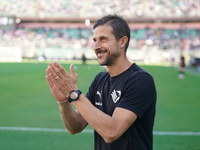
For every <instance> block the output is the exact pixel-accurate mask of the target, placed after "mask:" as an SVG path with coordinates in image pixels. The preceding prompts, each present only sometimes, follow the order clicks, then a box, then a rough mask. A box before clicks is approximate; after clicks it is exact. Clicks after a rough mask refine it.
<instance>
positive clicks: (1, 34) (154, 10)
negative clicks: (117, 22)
mask: <svg viewBox="0 0 200 150" xmlns="http://www.w3.org/2000/svg"><path fill="white" fill-rule="evenodd" d="M114 13H116V14H118V15H121V16H123V17H124V18H125V19H126V20H127V21H128V23H129V25H130V28H131V42H130V47H129V51H128V57H129V59H130V60H134V61H140V62H145V63H153V64H160V63H167V62H171V61H174V63H178V62H179V58H180V56H181V55H184V56H185V58H186V64H187V65H190V66H196V67H198V65H199V64H200V59H199V58H200V50H199V49H200V23H199V21H200V4H199V0H189V1H188V0H124V1H122V0H119V1H109V0H103V1H101V2H99V1H97V0H84V1H81V2H80V1H78V0H73V1H72V0H58V1H56V2H55V1H53V0H20V1H17V0H1V1H0V15H1V18H0V51H1V53H0V61H17V62H20V61H22V60H23V59H24V58H28V59H33V58H34V59H35V58H36V59H38V58H39V60H43V58H42V57H45V58H46V59H47V60H56V59H59V60H70V59H80V58H81V55H82V53H85V55H86V57H87V58H88V59H95V56H94V53H93V52H92V51H93V50H92V34H93V30H92V25H93V23H94V22H95V21H96V20H97V19H99V18H100V17H102V16H103V15H106V14H114Z"/></svg>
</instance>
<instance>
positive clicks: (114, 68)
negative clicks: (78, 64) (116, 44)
mask: <svg viewBox="0 0 200 150" xmlns="http://www.w3.org/2000/svg"><path fill="white" fill-rule="evenodd" d="M131 65H132V63H131V62H130V61H129V60H128V59H127V57H125V58H122V59H119V60H117V61H116V62H115V63H114V64H112V65H110V66H107V72H108V73H109V74H110V76H111V77H114V76H117V75H119V74H121V73H122V72H124V71H126V70H127V69H128V68H129V67H130V66H131Z"/></svg>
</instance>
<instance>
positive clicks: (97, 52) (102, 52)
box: [96, 50, 107, 57]
mask: <svg viewBox="0 0 200 150" xmlns="http://www.w3.org/2000/svg"><path fill="white" fill-rule="evenodd" d="M106 52H107V50H98V51H96V55H97V57H101V56H102V55H103V54H104V53H106Z"/></svg>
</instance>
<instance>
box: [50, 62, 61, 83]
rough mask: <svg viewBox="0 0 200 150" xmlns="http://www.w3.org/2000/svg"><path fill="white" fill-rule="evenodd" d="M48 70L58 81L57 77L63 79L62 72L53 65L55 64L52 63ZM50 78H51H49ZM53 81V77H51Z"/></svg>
mask: <svg viewBox="0 0 200 150" xmlns="http://www.w3.org/2000/svg"><path fill="white" fill-rule="evenodd" d="M48 70H49V74H51V75H52V77H53V78H54V79H55V80H56V78H57V77H59V78H62V77H63V75H62V73H61V72H60V70H59V69H58V68H57V67H56V66H55V65H54V64H53V63H50V64H49V66H48ZM49 77H50V76H49ZM50 79H51V77H50Z"/></svg>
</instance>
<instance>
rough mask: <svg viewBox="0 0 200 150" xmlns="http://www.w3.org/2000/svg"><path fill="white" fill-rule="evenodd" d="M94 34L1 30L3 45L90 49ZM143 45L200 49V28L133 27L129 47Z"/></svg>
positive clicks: (71, 31)
mask: <svg viewBox="0 0 200 150" xmlns="http://www.w3.org/2000/svg"><path fill="white" fill-rule="evenodd" d="M92 37H93V30H92V29H82V28H76V29H70V28H63V29H50V28H37V29H27V28H18V29H16V30H0V46H20V47H22V48H30V47H36V48H47V47H57V48H62V49H65V48H71V49H80V48H89V49H91V48H92V46H93V45H92V44H93V41H92ZM144 45H150V46H154V45H158V46H159V48H160V49H183V50H184V49H185V50H194V49H200V29H187V28H184V27H182V28H180V29H176V30H175V29H174V30H172V29H162V28H159V29H153V28H145V29H131V42H130V46H129V47H130V49H140V48H141V47H142V46H144Z"/></svg>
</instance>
